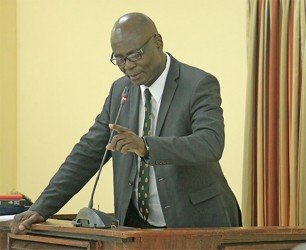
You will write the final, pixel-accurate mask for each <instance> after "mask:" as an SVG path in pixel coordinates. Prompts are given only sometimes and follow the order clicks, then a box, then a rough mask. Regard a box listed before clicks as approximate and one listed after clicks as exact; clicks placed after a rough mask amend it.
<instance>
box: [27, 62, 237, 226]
mask: <svg viewBox="0 0 306 250" xmlns="http://www.w3.org/2000/svg"><path fill="white" fill-rule="evenodd" d="M171 60H172V61H171V65H170V70H169V74H168V77H167V80H166V84H165V89H164V92H163V96H162V101H161V106H160V111H159V115H158V121H157V128H156V135H155V136H154V137H148V138H147V141H148V144H149V146H150V157H149V161H150V163H151V164H152V165H154V169H155V174H156V182H157V188H158V192H159V197H160V202H161V205H162V209H163V213H164V217H165V220H166V224H167V227H169V228H172V227H211V226H238V225H241V218H240V209H239V207H238V205H237V202H236V198H235V196H234V194H233V193H232V191H231V190H230V187H229V186H228V184H227V181H226V179H225V177H224V175H223V173H222V170H221V167H220V165H219V159H220V158H221V156H222V152H223V148H224V122H223V111H222V109H221V107H220V105H221V98H220V89H219V83H218V81H217V79H216V78H215V77H214V76H212V75H210V74H208V73H206V72H204V71H202V70H199V69H197V68H194V67H191V66H188V65H185V64H183V63H180V62H178V61H177V60H176V59H174V58H173V57H171ZM126 86H128V87H129V96H128V99H127V101H126V103H125V105H124V106H123V108H122V112H121V115H120V117H119V120H118V124H119V125H121V126H124V127H128V128H130V129H131V130H133V131H134V132H135V133H136V134H138V112H139V108H138V107H139V101H140V93H141V91H140V88H139V87H138V86H135V85H133V84H132V83H131V81H130V80H129V79H128V78H127V77H125V76H124V77H122V78H120V79H118V80H117V81H115V82H114V84H113V85H112V87H111V90H110V93H109V96H108V97H107V99H106V101H105V104H104V107H103V110H102V112H101V113H100V114H99V115H98V116H97V118H96V120H95V123H94V125H93V126H92V127H91V128H90V130H89V131H88V133H87V134H85V135H84V136H83V137H82V138H81V140H80V142H79V143H78V144H76V145H75V147H74V148H73V150H72V152H71V154H70V155H69V156H68V157H67V159H66V161H65V162H64V163H63V165H62V166H61V168H60V169H59V171H58V172H57V173H56V174H55V176H54V177H53V178H52V179H51V181H50V183H49V185H48V186H47V188H46V189H45V190H44V192H43V193H42V194H41V196H40V197H39V198H38V200H37V201H36V202H35V204H34V205H32V207H31V208H30V209H31V210H35V211H37V212H39V213H40V214H41V215H42V216H43V217H45V218H48V217H49V216H50V215H52V214H54V213H56V212H57V211H58V210H59V209H60V208H61V207H62V206H63V205H64V204H65V203H66V202H67V201H68V200H69V199H70V198H71V197H72V196H73V195H74V194H76V193H77V192H78V191H79V190H80V189H81V188H82V187H83V186H84V185H85V184H86V183H87V182H88V181H89V180H90V178H91V177H92V176H93V175H94V174H95V173H96V171H97V170H98V168H99V165H100V162H101V159H102V155H103V153H104V151H105V146H106V144H107V142H108V139H109V136H110V130H109V128H108V124H109V123H113V122H114V120H115V118H116V114H117V112H118V109H119V104H120V99H121V94H122V91H123V89H124V88H125V87H126ZM110 158H112V160H113V173H114V199H115V216H116V218H117V219H119V221H120V224H121V225H123V223H124V219H125V215H126V212H127V208H128V205H129V203H130V200H131V195H132V189H133V184H134V181H135V178H136V174H137V156H136V155H135V154H133V153H128V154H121V153H119V152H108V155H107V159H110ZM98 192H99V190H98ZM98 192H97V194H96V195H98Z"/></svg>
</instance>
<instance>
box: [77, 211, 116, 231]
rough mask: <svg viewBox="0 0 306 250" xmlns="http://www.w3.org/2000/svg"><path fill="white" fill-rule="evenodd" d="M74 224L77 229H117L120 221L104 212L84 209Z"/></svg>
mask: <svg viewBox="0 0 306 250" xmlns="http://www.w3.org/2000/svg"><path fill="white" fill-rule="evenodd" d="M72 224H73V225H74V226H75V227H87V228H115V227H118V225H119V221H118V220H117V219H116V218H114V217H113V216H111V215H109V214H106V213H104V212H102V211H99V210H96V209H93V208H89V207H84V208H82V209H81V210H80V211H79V212H78V214H77V217H76V218H75V219H74V220H72Z"/></svg>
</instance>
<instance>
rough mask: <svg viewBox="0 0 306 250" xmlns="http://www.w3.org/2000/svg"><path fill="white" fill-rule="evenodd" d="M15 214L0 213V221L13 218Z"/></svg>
mask: <svg viewBox="0 0 306 250" xmlns="http://www.w3.org/2000/svg"><path fill="white" fill-rule="evenodd" d="M14 216H15V214H12V215H0V221H8V220H13V219H14Z"/></svg>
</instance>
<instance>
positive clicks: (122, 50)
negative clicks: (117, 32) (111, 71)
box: [112, 34, 164, 86]
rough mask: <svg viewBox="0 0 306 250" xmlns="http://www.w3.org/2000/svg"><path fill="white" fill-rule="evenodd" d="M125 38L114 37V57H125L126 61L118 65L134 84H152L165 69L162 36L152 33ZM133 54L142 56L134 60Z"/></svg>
mask: <svg viewBox="0 0 306 250" xmlns="http://www.w3.org/2000/svg"><path fill="white" fill-rule="evenodd" d="M119 37H120V39H119ZM123 38H124V37H123V36H118V37H115V39H112V48H113V57H115V58H123V59H125V62H124V63H123V64H122V65H118V67H119V68H120V70H121V71H122V72H123V73H124V74H125V75H126V76H127V77H129V78H130V80H131V81H132V82H133V84H135V85H145V86H150V85H151V84H152V83H153V82H154V81H155V80H156V79H157V78H158V77H159V76H160V74H161V73H162V71H163V70H164V64H163V58H164V54H163V52H162V40H161V37H160V36H159V35H154V34H151V35H149V36H144V35H143V36H135V35H129V36H125V38H124V39H123ZM137 53H138V54H137ZM133 55H135V56H136V58H137V55H138V57H139V55H140V58H139V59H137V60H136V61H134V60H133V58H134V56H133ZM126 57H128V58H131V60H129V59H127V58H126Z"/></svg>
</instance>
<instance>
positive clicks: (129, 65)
mask: <svg viewBox="0 0 306 250" xmlns="http://www.w3.org/2000/svg"><path fill="white" fill-rule="evenodd" d="M135 66H136V63H135V62H131V61H130V60H128V59H126V61H125V64H124V69H125V70H129V69H132V68H134V67H135Z"/></svg>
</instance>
